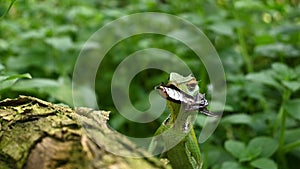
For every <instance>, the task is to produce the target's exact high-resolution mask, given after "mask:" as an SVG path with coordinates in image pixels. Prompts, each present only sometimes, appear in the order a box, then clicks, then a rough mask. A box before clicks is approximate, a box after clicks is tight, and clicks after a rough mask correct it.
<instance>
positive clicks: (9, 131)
mask: <svg viewBox="0 0 300 169" xmlns="http://www.w3.org/2000/svg"><path fill="white" fill-rule="evenodd" d="M108 114H109V113H108V112H106V111H94V110H91V109H88V108H79V109H76V110H74V109H72V108H69V107H66V106H61V105H55V104H51V103H49V102H46V101H43V100H40V99H37V98H34V97H28V96H20V97H19V98H17V99H6V100H3V101H1V102H0V169H21V168H26V169H53V168H59V169H135V168H142V169H150V168H151V169H153V168H170V166H166V165H165V164H163V163H162V162H161V161H159V160H158V159H157V158H155V157H144V158H128V157H126V158H125V157H121V156H118V155H114V154H112V153H110V152H108V151H106V150H105V147H101V146H99V143H97V144H96V143H95V142H94V141H95V140H92V139H91V138H90V137H89V133H88V132H86V130H84V129H83V128H82V125H91V126H94V127H92V130H93V131H94V132H99V134H100V135H99V137H98V140H97V141H98V142H102V143H101V145H106V144H109V143H108V142H109V141H110V142H112V141H113V142H114V145H115V146H114V147H115V148H116V149H118V148H119V149H120V150H122V151H124V150H125V151H126V149H127V150H128V152H130V153H137V154H139V155H140V156H147V154H146V153H147V152H145V151H143V150H142V149H139V148H137V147H136V146H135V145H134V144H133V143H131V142H130V141H129V140H127V139H126V138H125V137H123V136H122V135H116V134H115V133H114V134H113V135H112V134H110V133H111V131H110V129H109V128H108V127H107V125H106V122H107V120H108ZM95 126H96V127H95ZM101 133H102V134H101ZM101 135H102V136H101ZM104 136H105V137H104ZM112 138H113V140H111V139H112Z"/></svg>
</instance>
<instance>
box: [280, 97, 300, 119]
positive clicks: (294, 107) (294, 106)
mask: <svg viewBox="0 0 300 169" xmlns="http://www.w3.org/2000/svg"><path fill="white" fill-rule="evenodd" d="M284 108H285V110H286V111H287V112H288V113H289V115H291V116H292V117H293V118H295V119H297V120H300V99H294V100H289V101H287V102H286V103H285V105H284Z"/></svg>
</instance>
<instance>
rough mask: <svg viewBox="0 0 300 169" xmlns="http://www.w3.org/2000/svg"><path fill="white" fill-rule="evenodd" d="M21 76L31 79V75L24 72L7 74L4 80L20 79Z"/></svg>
mask: <svg viewBox="0 0 300 169" xmlns="http://www.w3.org/2000/svg"><path fill="white" fill-rule="evenodd" d="M21 78H27V79H31V78H32V77H31V75H30V74H29V73H25V74H18V75H12V76H8V77H7V78H6V79H5V80H14V79H21Z"/></svg>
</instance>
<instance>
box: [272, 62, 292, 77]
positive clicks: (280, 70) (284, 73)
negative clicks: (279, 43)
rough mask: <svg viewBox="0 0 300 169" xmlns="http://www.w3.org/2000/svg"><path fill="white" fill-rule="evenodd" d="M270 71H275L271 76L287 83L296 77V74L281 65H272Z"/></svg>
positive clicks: (284, 65)
mask: <svg viewBox="0 0 300 169" xmlns="http://www.w3.org/2000/svg"><path fill="white" fill-rule="evenodd" d="M272 69H273V70H274V71H275V73H274V74H273V75H274V76H275V77H276V78H277V79H278V80H280V81H284V80H286V81H289V80H292V79H294V78H296V77H297V74H296V72H294V70H293V69H291V68H289V67H288V66H287V65H286V64H283V63H273V64H272Z"/></svg>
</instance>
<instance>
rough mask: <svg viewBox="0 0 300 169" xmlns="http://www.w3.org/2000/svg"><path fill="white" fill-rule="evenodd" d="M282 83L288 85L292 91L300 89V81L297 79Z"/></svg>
mask: <svg viewBox="0 0 300 169" xmlns="http://www.w3.org/2000/svg"><path fill="white" fill-rule="evenodd" d="M282 84H283V85H284V86H285V87H287V88H288V89H290V90H291V91H292V92H295V91H297V90H298V89H300V82H296V81H283V82H282Z"/></svg>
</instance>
